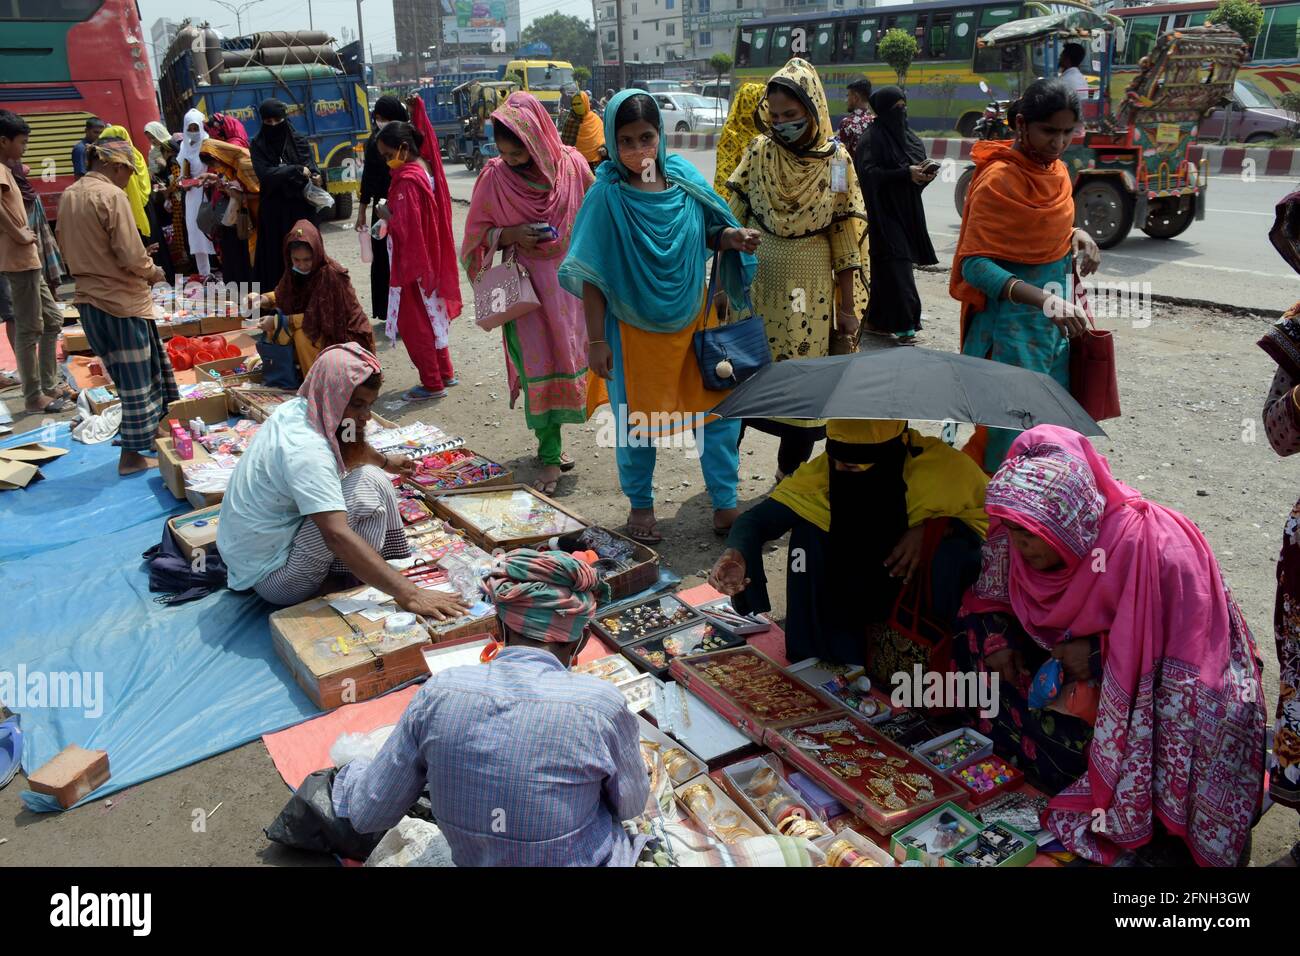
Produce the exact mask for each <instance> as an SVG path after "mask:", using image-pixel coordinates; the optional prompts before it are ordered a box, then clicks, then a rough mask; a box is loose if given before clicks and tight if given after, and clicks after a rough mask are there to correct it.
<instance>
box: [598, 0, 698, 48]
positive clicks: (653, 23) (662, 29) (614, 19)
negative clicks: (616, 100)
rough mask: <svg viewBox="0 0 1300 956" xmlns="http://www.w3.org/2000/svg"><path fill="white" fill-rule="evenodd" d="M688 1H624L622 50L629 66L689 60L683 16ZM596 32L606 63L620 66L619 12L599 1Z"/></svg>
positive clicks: (607, 0) (611, 4)
mask: <svg viewBox="0 0 1300 956" xmlns="http://www.w3.org/2000/svg"><path fill="white" fill-rule="evenodd" d="M685 2H686V0H623V48H624V58H625V59H626V60H627V61H628V62H629V63H633V62H642V63H660V62H669V61H672V60H681V59H684V58H685V56H686V37H685V32H684V29H683V23H682V12H683V8H684V6H685ZM596 29H597V31H599V33H600V48H601V50H602V51H603V52H604V55H605V62H606V63H617V62H618V8H617V5H616V4H615V3H614V2H613V0H598V2H597V5H596Z"/></svg>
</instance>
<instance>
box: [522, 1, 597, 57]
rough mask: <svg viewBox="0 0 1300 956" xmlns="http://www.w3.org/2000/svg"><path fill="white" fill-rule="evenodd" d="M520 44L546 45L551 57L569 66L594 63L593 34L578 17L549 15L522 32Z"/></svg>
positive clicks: (540, 18) (589, 27) (592, 30)
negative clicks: (565, 61)
mask: <svg viewBox="0 0 1300 956" xmlns="http://www.w3.org/2000/svg"><path fill="white" fill-rule="evenodd" d="M520 42H521V43H545V44H546V45H547V46H549V47H550V48H551V56H553V57H555V59H557V60H568V61H569V62H570V63H574V64H577V63H595V62H596V31H595V30H594V29H593V28H592V26H591V25H590V24H589V23H588V22H587V21H586V20H584V19H582V18H581V17H571V16H568V15H566V14H563V13H548V14H547V15H546V16H544V17H538V18H537V19H536V20H534V21H533V22H532V23H530V24H528V26H527V27H525V28H524V32H523V34H522V35H521V36H520Z"/></svg>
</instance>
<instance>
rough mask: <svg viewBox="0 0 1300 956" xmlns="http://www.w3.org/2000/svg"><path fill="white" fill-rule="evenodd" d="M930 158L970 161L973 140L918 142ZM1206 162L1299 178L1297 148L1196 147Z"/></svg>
mask: <svg viewBox="0 0 1300 956" xmlns="http://www.w3.org/2000/svg"><path fill="white" fill-rule="evenodd" d="M922 142H924V143H926V144H928V145H927V149H928V150H929V154H930V157H931V158H932V159H970V149H971V146H973V145H974V144H975V142H976V140H973V139H922ZM1202 156H1204V157H1205V159H1206V160H1208V166H1209V171H1210V175H1211V176H1219V175H1233V174H1235V173H1242V172H1247V171H1249V172H1250V173H1253V174H1254V175H1256V176H1300V149H1270V148H1268V147H1266V146H1260V147H1254V146H1250V147H1247V146H1210V145H1197V146H1193V147H1192V150H1191V158H1192V161H1193V162H1196V163H1199V162H1200V161H1201V157H1202Z"/></svg>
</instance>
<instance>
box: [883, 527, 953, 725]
mask: <svg viewBox="0 0 1300 956" xmlns="http://www.w3.org/2000/svg"><path fill="white" fill-rule="evenodd" d="M947 530H948V519H946V518H940V519H933V520H930V521H927V522H926V523H925V532H924V537H923V539H922V542H921V567H920V568H919V569H918V571H917V573H916V574H914V575H913V576H912V580H911V581H909V582H908V583H907V584H906V585H904V586H903V587H902V588H901V589H900V590H899V593H898V598H897V599H896V600H895V601H894V607H893V610H892V611H891V612H890V615H889V617H888V618H887V619H886V620H885V621H884V622H882V623H878V624H872V625H869V627H868V630H867V674H868V675H869V676H870V677H871V681H872V683H873V684H875V685H876V686H878V687H880V688H881V689H882V690H884V689H885V688H890V687H893V686H894V681H893V676H894V675H895V674H898V673H904V674H907V675H909V676H910V675H912V674H913V672H914V669H915V667H916V665H918V664H919V665H920V666H921V670H922V672H926V673H928V672H930V671H934V672H937V673H940V674H943V673H946V672H947V671H948V664H949V661H951V659H952V642H953V635H952V631H951V630H950V629H949V626H948V625H947V624H945V623H944V622H941V621H937V620H935V619H934V618H933V617H932V615H931V612H930V608H929V603H930V601H929V598H930V595H931V587H932V582H931V568H932V567H933V564H934V554H935V552H936V551H937V550H938V549H939V544H940V543H941V542H942V541H943V536H944V533H945V532H946V531H947ZM936 709H938V708H930V710H931V711H934V710H936Z"/></svg>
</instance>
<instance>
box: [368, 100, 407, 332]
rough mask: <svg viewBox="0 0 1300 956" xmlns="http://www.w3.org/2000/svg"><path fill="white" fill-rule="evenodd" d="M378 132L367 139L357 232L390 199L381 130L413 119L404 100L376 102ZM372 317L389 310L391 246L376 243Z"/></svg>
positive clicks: (375, 117)
mask: <svg viewBox="0 0 1300 956" xmlns="http://www.w3.org/2000/svg"><path fill="white" fill-rule="evenodd" d="M372 119H373V122H374V127H375V128H374V132H372V133H371V134H370V138H369V139H368V140H366V156H365V164H364V165H363V166H362V167H361V201H360V202H361V208H360V209H358V210H357V232H362V231H364V230H366V229H369V228H370V226H369V223H368V222H367V215H368V213H369V210H370V204H371V203H378V202H379V200H381V199H384V200H387V199H388V183H389V172H388V164H387V163H386V162H384V157H383V156H381V155H380V153H379V131H380V130H381V129H383V128H384V127H385V126H386V125H388V124H389V123H392V122H400V123H406V122H409V121H410V119H411V116H410V114H409V113H408V112H407V111H406V107H405V106H403V105H402V101H401V100H399V99H398V98H397V97H396V96H393V95H392V94H385V95H383V96H381V97H379V99H377V100H375V109H374V112H373V114H372ZM370 248H371V250H372V251H373V258H371V260H370V314H371V315H372V316H374V317H375V318H377V319H382V318H383V317H384V315H385V313H386V312H387V310H388V243H386V242H384V241H382V240H376V241H374V242H372V243H371V244H370Z"/></svg>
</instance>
